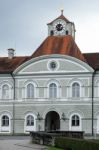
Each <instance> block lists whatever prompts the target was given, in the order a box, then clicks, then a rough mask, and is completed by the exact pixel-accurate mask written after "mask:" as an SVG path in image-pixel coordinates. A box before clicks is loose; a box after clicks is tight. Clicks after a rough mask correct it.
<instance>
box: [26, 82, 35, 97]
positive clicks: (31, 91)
mask: <svg viewBox="0 0 99 150" xmlns="http://www.w3.org/2000/svg"><path fill="white" fill-rule="evenodd" d="M27 98H34V85H33V84H31V83H30V84H28V85H27Z"/></svg>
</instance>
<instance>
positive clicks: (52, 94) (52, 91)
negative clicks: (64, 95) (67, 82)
mask: <svg viewBox="0 0 99 150" xmlns="http://www.w3.org/2000/svg"><path fill="white" fill-rule="evenodd" d="M49 97H50V98H56V97H57V86H56V84H55V83H51V84H50V86H49Z"/></svg>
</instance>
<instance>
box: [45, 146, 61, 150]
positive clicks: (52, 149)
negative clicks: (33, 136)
mask: <svg viewBox="0 0 99 150" xmlns="http://www.w3.org/2000/svg"><path fill="white" fill-rule="evenodd" d="M47 150H62V149H60V148H56V147H49V148H47Z"/></svg>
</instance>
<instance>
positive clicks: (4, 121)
mask: <svg viewBox="0 0 99 150" xmlns="http://www.w3.org/2000/svg"><path fill="white" fill-rule="evenodd" d="M1 122H2V126H4V127H7V126H9V117H8V116H7V115H4V116H2V120H1Z"/></svg>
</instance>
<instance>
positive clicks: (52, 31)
mask: <svg viewBox="0 0 99 150" xmlns="http://www.w3.org/2000/svg"><path fill="white" fill-rule="evenodd" d="M47 25H48V35H49V36H67V35H71V36H72V37H73V39H75V25H74V23H73V22H70V21H69V20H68V19H67V18H66V17H64V15H63V10H61V15H60V16H59V17H58V18H56V19H55V20H53V21H52V22H50V23H48V24H47Z"/></svg>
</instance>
